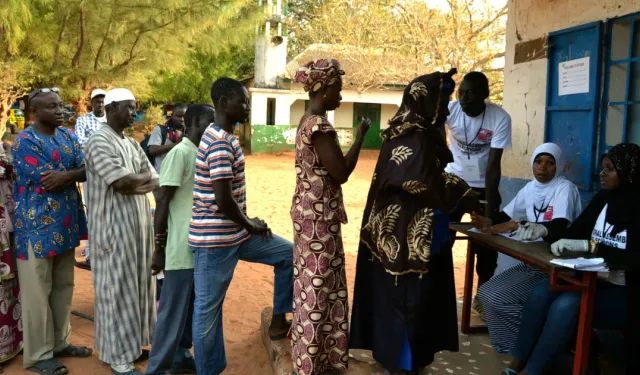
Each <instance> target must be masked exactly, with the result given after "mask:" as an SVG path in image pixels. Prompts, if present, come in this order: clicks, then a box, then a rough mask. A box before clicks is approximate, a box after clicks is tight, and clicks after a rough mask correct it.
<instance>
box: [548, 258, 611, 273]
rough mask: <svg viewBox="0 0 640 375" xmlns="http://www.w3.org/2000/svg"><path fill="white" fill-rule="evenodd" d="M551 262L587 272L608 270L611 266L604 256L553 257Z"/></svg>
mask: <svg viewBox="0 0 640 375" xmlns="http://www.w3.org/2000/svg"><path fill="white" fill-rule="evenodd" d="M551 263H553V264H555V265H557V266H562V267H566V268H571V269H573V270H578V271H587V272H608V271H609V266H607V263H605V261H604V259H603V258H591V259H586V258H573V259H553V260H552V261H551Z"/></svg>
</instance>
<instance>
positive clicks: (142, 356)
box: [133, 349, 151, 362]
mask: <svg viewBox="0 0 640 375" xmlns="http://www.w3.org/2000/svg"><path fill="white" fill-rule="evenodd" d="M150 354H151V352H150V351H149V350H147V349H142V354H140V357H138V358H137V359H136V360H135V361H133V362H142V361H146V360H148V359H149V355H150Z"/></svg>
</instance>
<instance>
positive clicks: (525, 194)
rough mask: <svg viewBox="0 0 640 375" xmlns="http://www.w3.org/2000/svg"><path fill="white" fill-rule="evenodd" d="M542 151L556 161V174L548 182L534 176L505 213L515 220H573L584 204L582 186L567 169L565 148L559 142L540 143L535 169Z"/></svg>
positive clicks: (507, 207)
mask: <svg viewBox="0 0 640 375" xmlns="http://www.w3.org/2000/svg"><path fill="white" fill-rule="evenodd" d="M540 154H549V155H551V156H553V158H554V159H555V161H556V175H555V176H554V177H553V179H552V180H551V181H549V182H547V183H542V182H539V181H538V180H536V179H535V177H534V179H533V181H531V182H529V183H528V184H527V185H525V187H524V188H522V190H520V191H519V192H518V195H516V197H515V198H514V199H513V200H512V201H511V202H510V203H509V204H508V205H507V206H506V207H505V208H504V210H503V211H504V213H506V214H507V215H509V217H511V218H512V219H514V220H526V221H529V222H538V223H541V222H546V221H551V220H553V219H567V220H569V221H570V222H572V221H573V220H574V219H575V218H576V217H578V215H579V214H580V212H582V203H581V202H580V193H579V192H578V188H576V186H575V185H574V184H572V183H571V182H570V181H569V180H567V179H566V178H565V177H564V176H563V175H562V172H563V171H564V158H563V157H562V150H561V149H560V147H559V146H558V145H556V144H555V143H544V144H542V145H540V146H538V147H537V148H536V149H535V151H534V152H533V155H532V156H531V171H532V172H533V166H534V162H535V160H536V158H537V157H538V156H539V155H540Z"/></svg>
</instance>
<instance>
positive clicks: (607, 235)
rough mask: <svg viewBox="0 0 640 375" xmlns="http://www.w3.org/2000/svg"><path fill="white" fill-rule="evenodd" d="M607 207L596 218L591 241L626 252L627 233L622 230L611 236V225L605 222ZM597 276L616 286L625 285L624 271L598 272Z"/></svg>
mask: <svg viewBox="0 0 640 375" xmlns="http://www.w3.org/2000/svg"><path fill="white" fill-rule="evenodd" d="M608 206H609V205H605V206H604V208H603V209H602V212H600V216H598V221H596V225H595V226H594V227H593V232H591V239H592V240H595V241H598V243H601V244H603V245H607V246H610V247H613V248H616V249H620V250H627V231H626V230H623V231H622V232H620V233H618V234H616V236H615V237H612V236H611V231H612V230H613V225H611V224H609V223H608V222H606V216H607V207H608ZM598 276H600V277H601V278H603V279H606V280H607V281H608V282H610V283H612V284H616V285H625V277H624V271H611V272H599V273H598Z"/></svg>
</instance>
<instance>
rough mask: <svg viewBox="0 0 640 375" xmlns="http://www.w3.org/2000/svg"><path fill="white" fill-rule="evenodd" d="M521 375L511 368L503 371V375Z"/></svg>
mask: <svg viewBox="0 0 640 375" xmlns="http://www.w3.org/2000/svg"><path fill="white" fill-rule="evenodd" d="M518 374H519V373H518V372H517V371H516V370H514V369H510V368H506V369H504V370H503V371H502V375H518Z"/></svg>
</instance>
